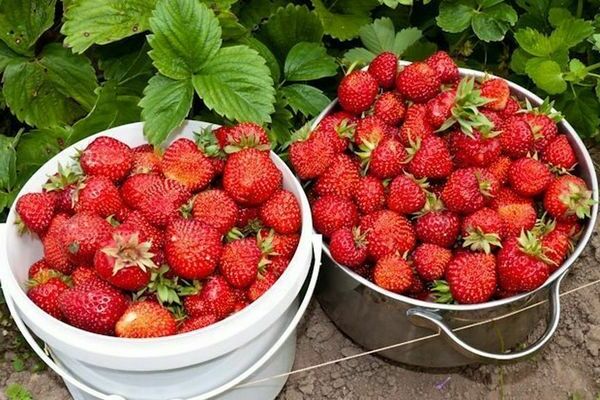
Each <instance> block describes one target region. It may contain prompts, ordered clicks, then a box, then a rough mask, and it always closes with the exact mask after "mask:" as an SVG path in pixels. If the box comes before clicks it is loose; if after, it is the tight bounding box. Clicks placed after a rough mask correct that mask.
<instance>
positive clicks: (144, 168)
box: [131, 151, 162, 174]
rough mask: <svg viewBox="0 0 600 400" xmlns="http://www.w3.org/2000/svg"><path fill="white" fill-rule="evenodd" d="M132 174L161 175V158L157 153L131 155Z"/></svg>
mask: <svg viewBox="0 0 600 400" xmlns="http://www.w3.org/2000/svg"><path fill="white" fill-rule="evenodd" d="M131 159H132V163H131V173H132V174H150V173H152V174H160V173H161V172H162V171H161V167H160V161H161V156H160V155H159V154H158V153H156V152H155V151H144V152H133V153H132V154H131Z"/></svg>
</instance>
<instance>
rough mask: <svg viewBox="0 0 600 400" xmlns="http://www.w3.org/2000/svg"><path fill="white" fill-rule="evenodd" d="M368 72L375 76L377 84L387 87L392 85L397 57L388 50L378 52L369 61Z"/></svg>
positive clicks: (396, 68) (396, 69)
mask: <svg viewBox="0 0 600 400" xmlns="http://www.w3.org/2000/svg"><path fill="white" fill-rule="evenodd" d="M368 71H369V74H371V76H373V78H375V80H376V81H377V83H378V84H379V86H381V87H382V88H384V89H389V88H391V87H393V86H394V82H395V81H396V73H397V72H398V57H397V56H396V55H395V54H394V53H391V52H389V51H386V52H383V53H380V54H379V55H378V56H377V57H375V58H374V59H373V61H371V64H369V68H368Z"/></svg>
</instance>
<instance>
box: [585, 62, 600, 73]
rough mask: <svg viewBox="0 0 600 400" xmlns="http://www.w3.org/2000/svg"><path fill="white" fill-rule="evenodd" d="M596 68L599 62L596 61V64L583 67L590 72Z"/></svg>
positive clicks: (598, 66)
mask: <svg viewBox="0 0 600 400" xmlns="http://www.w3.org/2000/svg"><path fill="white" fill-rule="evenodd" d="M598 68H600V62H597V63H596V64H592V65H588V66H587V67H585V70H586V71H587V72H590V71H593V70H595V69H598Z"/></svg>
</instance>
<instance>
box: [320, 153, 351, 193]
mask: <svg viewBox="0 0 600 400" xmlns="http://www.w3.org/2000/svg"><path fill="white" fill-rule="evenodd" d="M359 179H360V173H359V168H358V165H357V164H356V163H355V162H354V161H352V159H351V158H350V157H348V156H347V155H345V154H338V155H336V156H335V157H334V159H333V162H332V163H331V165H330V166H329V167H328V168H327V170H325V172H324V173H323V174H322V175H321V176H319V179H317V182H316V183H315V186H314V190H315V192H316V193H317V194H318V195H319V196H326V195H336V196H340V197H345V198H351V197H352V195H353V194H354V190H355V189H356V185H358V181H359Z"/></svg>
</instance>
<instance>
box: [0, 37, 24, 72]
mask: <svg viewBox="0 0 600 400" xmlns="http://www.w3.org/2000/svg"><path fill="white" fill-rule="evenodd" d="M24 60H25V58H24V57H23V56H21V55H20V54H17V53H15V52H14V51H12V50H11V49H10V47H8V46H7V45H6V44H5V43H4V42H2V41H0V73H2V71H4V69H5V68H6V66H7V65H8V64H10V63H11V62H20V61H24Z"/></svg>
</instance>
